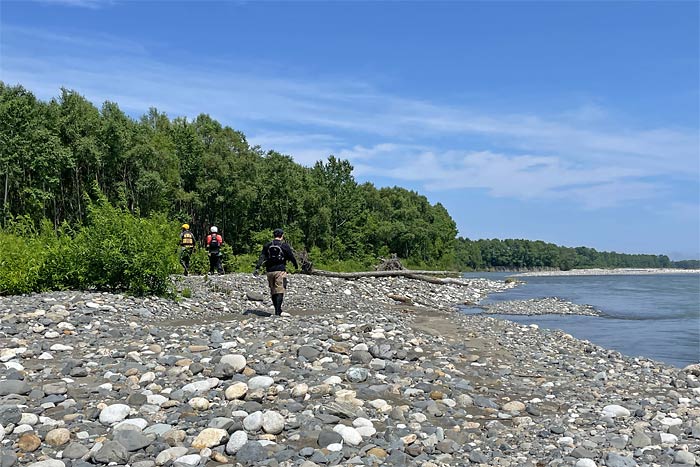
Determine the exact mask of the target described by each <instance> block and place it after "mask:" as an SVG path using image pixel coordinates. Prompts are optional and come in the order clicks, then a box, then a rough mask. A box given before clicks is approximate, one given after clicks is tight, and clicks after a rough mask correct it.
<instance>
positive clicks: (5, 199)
mask: <svg viewBox="0 0 700 467" xmlns="http://www.w3.org/2000/svg"><path fill="white" fill-rule="evenodd" d="M9 179H10V167H9V166H8V167H7V170H6V172H5V197H4V198H3V200H2V213H3V223H4V221H5V220H6V218H7V187H8V183H9Z"/></svg>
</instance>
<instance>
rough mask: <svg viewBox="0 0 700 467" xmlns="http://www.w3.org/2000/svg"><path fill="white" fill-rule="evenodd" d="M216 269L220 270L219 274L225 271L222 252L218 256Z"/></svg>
mask: <svg viewBox="0 0 700 467" xmlns="http://www.w3.org/2000/svg"><path fill="white" fill-rule="evenodd" d="M216 270H217V271H219V274H223V273H224V263H223V256H222V255H220V254H219V255H217V256H216Z"/></svg>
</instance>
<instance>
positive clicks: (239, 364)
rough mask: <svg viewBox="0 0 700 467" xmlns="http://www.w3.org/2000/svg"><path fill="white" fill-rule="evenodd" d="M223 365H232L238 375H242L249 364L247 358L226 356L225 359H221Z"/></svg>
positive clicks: (236, 355) (232, 355) (235, 355)
mask: <svg viewBox="0 0 700 467" xmlns="http://www.w3.org/2000/svg"><path fill="white" fill-rule="evenodd" d="M221 363H226V364H228V365H231V367H232V368H233V370H234V371H235V372H236V373H240V372H241V371H243V369H244V368H245V366H246V365H247V364H248V362H247V361H246V359H245V357H244V356H243V355H239V354H229V355H224V356H223V357H221Z"/></svg>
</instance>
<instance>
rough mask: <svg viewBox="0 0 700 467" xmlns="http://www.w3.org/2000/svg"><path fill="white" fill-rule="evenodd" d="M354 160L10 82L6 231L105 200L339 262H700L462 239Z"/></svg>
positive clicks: (65, 223)
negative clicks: (280, 232) (367, 178)
mask: <svg viewBox="0 0 700 467" xmlns="http://www.w3.org/2000/svg"><path fill="white" fill-rule="evenodd" d="M352 171H353V167H352V165H351V164H350V163H349V162H348V161H347V160H341V159H338V158H336V157H334V156H329V157H328V159H327V160H325V161H318V162H316V163H315V164H314V165H313V166H311V167H306V166H302V165H300V164H297V163H295V162H294V160H293V159H292V157H290V156H288V155H283V154H280V153H278V152H276V151H274V150H264V149H262V148H260V147H259V146H252V145H250V144H249V143H248V141H247V140H246V137H245V135H243V133H241V132H239V131H236V130H234V129H232V128H230V127H228V126H224V125H222V124H221V123H219V122H218V121H216V120H215V119H213V118H211V117H210V116H209V115H206V114H201V115H199V116H197V117H196V118H195V119H192V120H190V119H187V118H185V117H177V118H173V119H171V118H169V117H168V116H167V115H166V114H164V113H162V112H160V111H158V110H156V109H154V108H151V109H150V110H149V111H148V112H147V113H146V114H145V115H143V116H142V117H141V118H140V119H138V120H135V119H133V118H131V117H129V116H128V115H126V114H125V113H124V112H123V111H122V110H121V109H120V108H119V106H118V105H117V104H116V103H114V102H105V103H104V104H103V105H102V106H101V108H97V107H95V106H94V105H93V104H92V103H91V102H89V101H88V100H87V99H85V98H84V97H83V96H81V95H80V94H78V93H77V92H75V91H71V90H67V89H62V90H61V93H60V95H59V96H58V97H56V98H54V99H51V100H50V101H48V102H46V101H41V100H39V99H37V98H36V97H35V96H34V94H33V93H32V92H30V91H29V90H27V89H25V88H23V87H22V86H20V85H16V86H12V85H7V84H5V83H3V82H0V186H1V187H2V227H3V231H4V233H5V235H16V234H17V232H19V231H22V232H26V227H27V225H32V226H33V227H34V229H35V230H36V234H39V233H40V230H41V229H42V228H43V229H44V230H45V229H47V228H48V229H53V231H54V232H56V233H57V234H60V235H63V236H70V235H77V233H78V232H79V231H80V229H81V228H83V227H87V226H89V224H90V216H89V212H90V206H91V205H93V204H94V203H95V202H97V201H98V200H100V202H101V203H103V204H104V203H107V204H108V205H109V206H110V207H111V208H114V209H116V211H117V212H121V213H122V214H123V215H128V216H133V218H134V219H141V220H144V219H153V218H155V216H161V217H160V219H166V221H167V222H168V223H166V224H165V225H163V226H162V229H163V230H165V232H163V235H167V236H171V237H172V239H173V242H174V243H173V244H175V243H176V239H177V234H178V232H177V226H178V225H179V224H180V223H188V224H190V226H191V227H192V230H193V231H194V233H195V235H196V236H197V238H198V239H200V241H201V239H202V238H203V237H204V236H205V234H206V231H207V229H208V228H209V226H211V225H217V226H218V227H219V231H220V232H222V233H223V236H224V241H225V243H226V244H227V245H228V246H229V248H230V254H231V255H251V254H254V252H256V251H257V250H258V249H259V246H260V243H261V242H262V241H263V240H265V239H267V238H268V236H269V232H270V230H271V229H273V228H276V227H280V226H281V227H284V228H285V231H286V237H287V239H288V240H289V241H290V243H291V244H292V245H293V246H294V247H296V248H297V249H301V248H303V249H305V250H307V251H308V252H309V254H310V257H311V259H312V260H314V262H316V263H317V264H318V265H321V266H324V267H327V268H329V269H333V268H335V269H339V270H350V269H355V270H357V269H362V268H371V266H372V265H373V264H376V263H377V262H378V259H379V258H382V257H388V256H390V255H391V254H394V253H395V254H397V255H398V256H399V257H400V258H402V261H403V262H404V264H406V265H408V266H409V267H423V268H425V267H429V268H440V269H446V268H456V269H459V270H471V269H509V268H513V269H532V268H553V269H571V268H588V267H602V268H606V267H644V268H661V267H682V268H689V267H698V266H699V265H700V262H698V261H680V262H672V261H670V260H669V258H668V257H666V256H663V255H643V254H622V253H614V252H598V251H596V250H594V249H591V248H585V247H578V248H568V247H561V246H557V245H554V244H551V243H545V242H542V241H530V240H497V239H492V240H469V239H467V238H462V237H457V228H456V224H455V222H454V220H453V219H452V217H451V216H450V214H449V213H448V212H447V210H446V209H445V208H444V206H442V205H441V204H440V203H436V204H431V203H430V202H429V201H428V199H427V198H426V197H425V196H423V195H421V194H419V193H417V192H415V191H411V190H406V189H404V188H401V187H391V188H377V187H375V186H374V185H373V184H372V183H358V182H357V181H356V180H355V178H354V177H353V175H352ZM109 215H110V216H112V215H115V214H113V213H112V214H109ZM18 223H21V224H22V225H23V226H24V227H22V229H18V228H17V225H18ZM42 225H43V227H41V226H42ZM172 229H175V231H174V232H171V231H169V230H172ZM104 234H105V233H104V232H103V235H104ZM43 235H45V232H44V233H43ZM114 235H119V232H115V233H114ZM165 244H167V242H166V243H165ZM0 255H2V253H0ZM0 259H1V258H0Z"/></svg>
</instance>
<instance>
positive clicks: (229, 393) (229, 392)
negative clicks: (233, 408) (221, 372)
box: [224, 381, 248, 400]
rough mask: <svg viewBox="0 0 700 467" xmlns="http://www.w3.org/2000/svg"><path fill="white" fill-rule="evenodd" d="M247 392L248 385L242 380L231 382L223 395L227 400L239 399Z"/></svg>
mask: <svg viewBox="0 0 700 467" xmlns="http://www.w3.org/2000/svg"><path fill="white" fill-rule="evenodd" d="M247 392H248V385H247V384H246V383H244V382H242V381H238V382H236V383H233V384H232V385H231V386H229V387H227V388H226V391H224V395H225V396H226V399H227V400H234V399H241V398H242V397H243V396H245V395H246V393H247Z"/></svg>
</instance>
